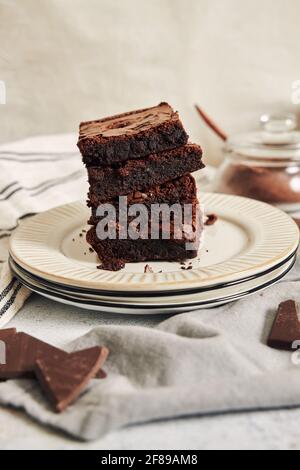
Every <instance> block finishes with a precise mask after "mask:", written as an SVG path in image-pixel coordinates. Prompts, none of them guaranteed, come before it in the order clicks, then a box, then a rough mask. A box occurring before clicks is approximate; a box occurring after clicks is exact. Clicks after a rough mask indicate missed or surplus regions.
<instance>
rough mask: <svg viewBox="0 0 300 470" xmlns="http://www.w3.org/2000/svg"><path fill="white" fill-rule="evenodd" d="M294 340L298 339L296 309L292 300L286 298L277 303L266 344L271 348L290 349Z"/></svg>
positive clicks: (299, 339)
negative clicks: (277, 306) (284, 300)
mask: <svg viewBox="0 0 300 470" xmlns="http://www.w3.org/2000/svg"><path fill="white" fill-rule="evenodd" d="M295 341H300V321H299V317H298V309H297V304H296V302H295V301H294V300H287V301H286V302H282V303H281V304H280V305H279V308H278V312H277V315H276V318H275V321H274V324H273V326H272V329H271V332H270V335H269V338H268V341H267V344H268V346H270V347H271V348H275V349H284V350H287V351H291V350H292V349H293V343H294V342H295Z"/></svg>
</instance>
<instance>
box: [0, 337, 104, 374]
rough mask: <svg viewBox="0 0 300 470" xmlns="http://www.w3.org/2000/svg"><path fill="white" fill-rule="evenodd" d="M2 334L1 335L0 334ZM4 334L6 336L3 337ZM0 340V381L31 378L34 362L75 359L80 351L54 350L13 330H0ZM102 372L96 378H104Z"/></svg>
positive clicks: (46, 344)
mask: <svg viewBox="0 0 300 470" xmlns="http://www.w3.org/2000/svg"><path fill="white" fill-rule="evenodd" d="M1 332H3V333H1ZM5 332H7V333H6V336H5V337H4V335H5ZM0 339H2V340H4V341H5V346H6V348H5V356H6V358H5V362H6V363H5V364H0V380H1V379H13V378H18V377H33V376H34V368H35V362H36V360H37V359H40V358H44V357H52V358H53V359H57V360H63V359H64V358H66V357H68V356H74V357H75V358H76V356H77V354H78V353H80V351H75V352H74V353H71V354H68V353H67V352H65V351H63V350H62V349H59V348H56V347H55V346H52V345H50V344H48V343H45V342H44V341H41V340H39V339H37V338H34V337H33V336H30V335H28V334H27V333H16V330H15V329H10V330H0ZM105 376H106V374H105V372H104V371H99V373H98V374H97V377H98V378H105Z"/></svg>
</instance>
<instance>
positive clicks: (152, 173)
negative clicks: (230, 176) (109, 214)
mask: <svg viewBox="0 0 300 470" xmlns="http://www.w3.org/2000/svg"><path fill="white" fill-rule="evenodd" d="M203 167H204V164H203V162H202V150H201V148H200V147H199V146H198V145H195V144H188V145H185V146H183V147H179V148H177V149H174V150H169V151H166V152H161V153H159V154H152V155H150V156H149V157H147V158H145V159H139V160H129V161H127V162H125V163H124V164H123V165H120V166H118V167H105V168H96V167H90V168H88V176H89V184H90V191H89V195H88V197H89V201H90V204H91V205H93V206H95V205H96V204H98V203H99V202H106V201H107V200H109V199H111V198H114V197H116V196H121V195H127V194H130V193H132V192H136V191H142V192H143V191H145V190H147V189H150V188H151V187H153V186H157V185H161V184H164V183H166V182H167V181H170V180H175V179H177V178H179V177H181V176H184V175H186V174H189V173H192V172H193V171H196V170H200V169H201V168H203Z"/></svg>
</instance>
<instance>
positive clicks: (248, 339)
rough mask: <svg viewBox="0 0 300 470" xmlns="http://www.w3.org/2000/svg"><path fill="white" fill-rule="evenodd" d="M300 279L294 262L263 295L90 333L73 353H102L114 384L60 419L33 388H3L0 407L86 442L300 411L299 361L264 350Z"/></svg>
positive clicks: (89, 394)
mask: <svg viewBox="0 0 300 470" xmlns="http://www.w3.org/2000/svg"><path fill="white" fill-rule="evenodd" d="M299 274H300V263H299V262H298V263H297V266H296V267H295V268H294V269H293V271H292V272H291V273H290V275H289V276H288V277H287V278H286V279H285V280H284V281H282V282H281V283H280V284H278V285H275V286H273V287H271V288H269V289H267V290H265V291H264V292H261V293H259V294H256V295H253V296H251V297H248V298H245V299H244V300H240V301H238V302H235V303H231V304H228V305H225V306H223V307H219V308H215V309H208V310H200V311H197V312H193V313H185V314H181V315H176V316H173V317H170V318H168V319H166V320H165V321H163V322H161V323H160V324H159V325H157V326H156V327H155V328H146V327H138V326H133V327H132V326H101V327H98V328H95V329H93V330H92V331H90V332H89V333H88V334H87V335H85V336H83V337H81V338H79V339H77V340H76V341H75V342H73V343H72V344H71V345H69V350H70V351H72V350H78V349H82V348H86V347H90V346H93V345H97V344H99V345H106V346H107V347H108V348H109V349H110V356H109V359H108V361H107V363H106V366H105V369H106V371H107V372H108V377H107V378H106V379H105V380H94V381H92V383H91V384H90V386H89V388H88V390H87V391H85V392H84V393H83V394H82V396H81V397H80V398H79V399H78V401H77V402H76V403H75V404H73V405H72V406H70V407H69V408H68V409H67V410H66V411H65V412H64V413H62V414H60V415H59V414H56V413H54V412H52V410H51V408H50V407H49V405H48V404H47V401H46V400H45V398H44V397H43V395H42V393H41V392H40V388H39V386H38V385H37V383H36V382H35V381H34V380H25V379H23V380H13V381H7V382H4V383H2V384H0V404H2V405H10V406H13V407H16V408H21V409H24V410H25V411H26V412H27V413H28V414H29V415H30V416H32V417H33V418H34V419H36V420H37V421H39V422H41V423H43V424H44V425H47V426H51V427H54V428H56V429H59V430H62V431H64V432H66V433H68V434H70V435H72V436H73V437H75V438H78V439H81V440H92V439H96V438H99V437H101V436H103V435H104V434H105V433H108V432H109V431H111V430H114V429H117V428H119V427H122V426H126V425H129V424H138V423H142V422H147V421H151V420H156V419H163V418H165V419H166V418H168V419H169V418H174V417H180V416H188V415H206V416H207V415H209V414H216V413H229V412H234V411H235V412H236V411H240V412H241V411H246V410H248V411H250V410H259V409H274V408H284V407H296V406H300V369H299V368H300V366H299V365H297V361H293V360H292V357H295V356H292V353H289V352H284V351H277V350H273V349H270V348H268V347H267V346H266V344H265V343H266V338H267V336H268V333H269V330H270V327H271V325H272V322H273V319H274V316H275V314H276V309H277V306H278V304H279V303H280V302H281V301H283V300H287V299H289V298H293V299H295V300H297V301H300V282H299V277H300V276H299ZM299 339H300V338H299ZM295 354H297V353H294V355H295ZM296 359H297V357H296ZM298 362H300V361H298Z"/></svg>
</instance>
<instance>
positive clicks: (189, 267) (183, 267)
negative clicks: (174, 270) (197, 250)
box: [180, 265, 193, 271]
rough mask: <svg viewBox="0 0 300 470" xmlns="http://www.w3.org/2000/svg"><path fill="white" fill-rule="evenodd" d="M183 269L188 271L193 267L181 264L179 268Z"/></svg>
mask: <svg viewBox="0 0 300 470" xmlns="http://www.w3.org/2000/svg"><path fill="white" fill-rule="evenodd" d="M180 269H182V270H183V271H190V270H191V269H193V266H191V265H189V266H181V268H180Z"/></svg>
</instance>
